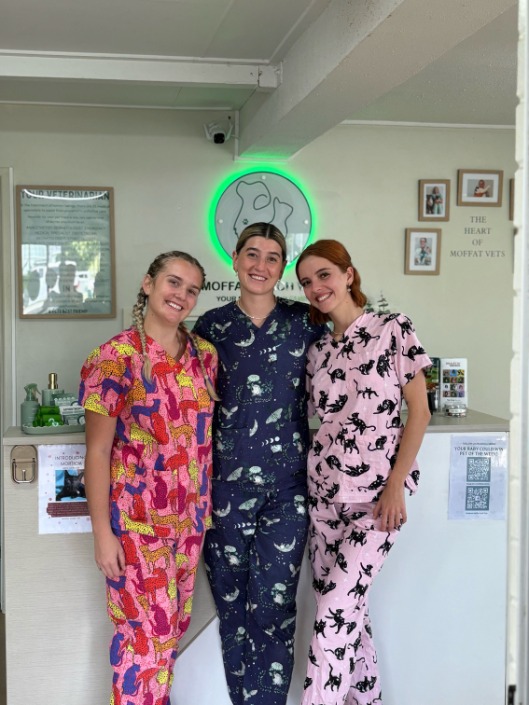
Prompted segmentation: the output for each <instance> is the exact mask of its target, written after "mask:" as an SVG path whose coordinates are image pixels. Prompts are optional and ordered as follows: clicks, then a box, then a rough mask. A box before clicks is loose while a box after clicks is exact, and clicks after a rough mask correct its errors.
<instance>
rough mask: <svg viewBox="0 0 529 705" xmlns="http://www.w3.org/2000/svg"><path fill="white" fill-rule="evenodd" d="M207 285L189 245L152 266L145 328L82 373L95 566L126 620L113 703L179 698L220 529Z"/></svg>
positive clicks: (114, 612) (138, 313) (115, 644)
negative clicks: (216, 524) (207, 537)
mask: <svg viewBox="0 0 529 705" xmlns="http://www.w3.org/2000/svg"><path fill="white" fill-rule="evenodd" d="M203 285H204V270H203V269H202V267H201V265H200V264H199V262H198V261H197V260H196V259H195V258H194V257H191V256H190V255H188V254H186V253H184V252H167V253H165V254H163V255H160V256H158V257H157V258H156V259H155V260H154V261H153V262H152V264H151V265H150V267H149V270H148V272H147V274H146V275H145V277H144V278H143V282H142V285H141V288H140V291H139V293H138V297H137V302H136V305H135V306H134V308H133V326H132V327H131V328H129V329H128V330H125V331H123V332H122V333H119V334H118V335H116V336H115V337H114V338H112V339H111V340H109V341H108V342H106V343H104V344H103V345H100V346H99V347H97V348H96V349H95V350H94V351H93V352H92V353H91V354H90V355H89V356H88V358H87V360H86V362H85V363H84V365H83V369H82V370H81V385H80V390H79V403H80V404H82V405H83V406H84V408H85V414H86V460H85V482H86V497H87V500H88V508H89V510H90V517H91V519H92V528H93V533H94V549H95V561H96V564H97V566H98V568H99V570H100V571H101V572H102V573H103V575H104V576H105V578H106V583H107V599H108V614H109V617H110V619H111V620H112V622H113V623H114V636H113V638H112V643H111V646H110V662H111V665H112V667H113V669H114V677H113V680H112V698H111V701H112V702H113V703H125V702H126V703H127V705H144V704H145V703H147V701H148V702H149V703H159V704H160V705H168V703H169V692H170V688H171V683H172V671H173V665H174V660H175V658H176V654H177V651H178V644H179V642H180V639H181V637H182V636H183V634H184V633H185V631H186V629H187V627H188V625H189V620H190V617H191V603H192V599H193V590H194V583H195V576H196V568H197V564H198V559H199V556H200V551H201V548H202V543H203V540H204V534H205V531H206V529H207V527H208V526H209V524H210V513H211V499H210V477H211V428H210V426H211V418H212V412H213V400H214V399H216V398H217V397H216V394H215V390H214V388H213V382H214V379H215V375H216V367H217V364H216V363H217V359H216V354H215V350H214V348H213V347H212V345H211V344H210V343H207V342H206V341H205V340H202V339H201V338H199V337H198V336H196V335H195V334H190V333H189V332H188V331H187V329H186V328H185V326H184V324H183V321H184V319H185V318H186V317H187V316H188V315H189V314H190V312H191V311H192V310H193V308H194V306H195V304H196V302H197V298H198V295H199V293H200V290H201V289H202V287H203Z"/></svg>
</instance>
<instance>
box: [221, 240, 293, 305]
mask: <svg viewBox="0 0 529 705" xmlns="http://www.w3.org/2000/svg"><path fill="white" fill-rule="evenodd" d="M284 268H285V263H284V261H283V253H282V250H281V246H280V245H279V243H278V242H276V241H275V240H272V239H269V238H265V237H260V236H257V235H256V236H255V237H250V238H248V240H246V242H245V243H244V245H243V247H242V248H241V250H240V252H239V253H237V252H234V253H233V269H234V270H235V272H237V276H238V277H239V281H240V283H241V290H242V291H246V292H247V293H249V294H269V293H271V292H272V291H273V289H274V286H275V285H276V284H277V282H278V281H279V279H281V275H282V274H283V270H284Z"/></svg>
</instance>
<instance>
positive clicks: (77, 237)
mask: <svg viewBox="0 0 529 705" xmlns="http://www.w3.org/2000/svg"><path fill="white" fill-rule="evenodd" d="M16 212H17V240H18V243H17V245H18V247H17V252H18V304H19V316H20V318H35V319H37V318H38V319H44V318H53V319H55V318H115V317H116V303H115V302H116V295H115V265H114V259H115V254H114V190H113V188H111V187H107V186H33V185H19V186H17V187H16Z"/></svg>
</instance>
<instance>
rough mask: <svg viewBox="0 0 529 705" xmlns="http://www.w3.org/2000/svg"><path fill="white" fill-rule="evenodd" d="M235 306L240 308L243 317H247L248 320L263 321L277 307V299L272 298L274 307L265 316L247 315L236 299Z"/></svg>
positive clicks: (239, 300) (239, 301)
mask: <svg viewBox="0 0 529 705" xmlns="http://www.w3.org/2000/svg"><path fill="white" fill-rule="evenodd" d="M237 306H238V307H239V308H240V310H241V311H242V312H243V313H244V315H245V316H248V318H251V319H252V321H264V319H265V318H268V316H269V315H270V314H271V313H272V311H273V310H274V309H275V307H276V306H277V299H275V298H274V306H273V307H272V308H271V309H270V311H268V313H267V314H266V316H252V315H251V314H250V313H247V312H246V311H245V310H244V309H243V307H242V306H241V299H240V298H238V299H237Z"/></svg>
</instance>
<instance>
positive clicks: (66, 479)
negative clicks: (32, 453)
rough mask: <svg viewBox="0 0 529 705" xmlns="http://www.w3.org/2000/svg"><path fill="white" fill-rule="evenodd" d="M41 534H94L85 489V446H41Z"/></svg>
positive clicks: (39, 450)
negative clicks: (91, 532)
mask: <svg viewBox="0 0 529 705" xmlns="http://www.w3.org/2000/svg"><path fill="white" fill-rule="evenodd" d="M38 452H39V534H71V533H85V532H90V531H91V530H92V526H91V522H90V517H89V514H88V504H87V501H86V494H85V488H84V459H85V454H86V446H85V445H84V444H72V445H52V446H39V449H38Z"/></svg>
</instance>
